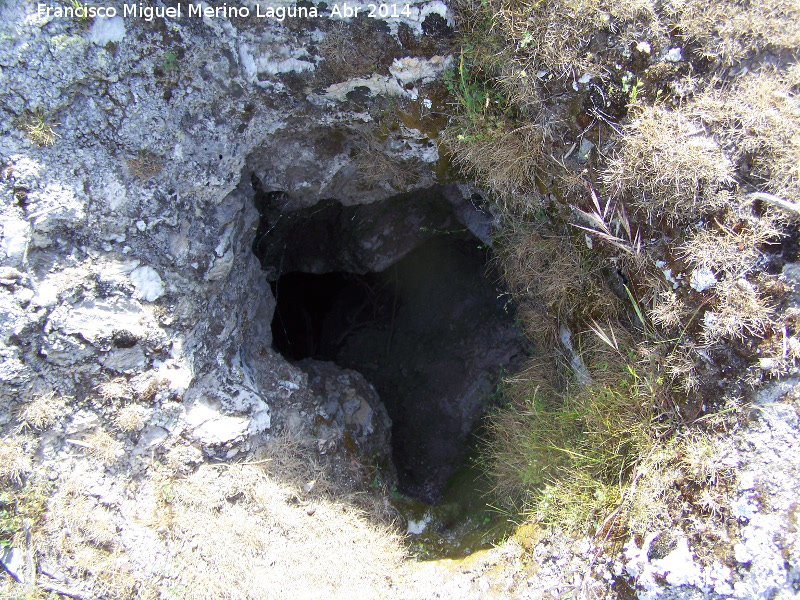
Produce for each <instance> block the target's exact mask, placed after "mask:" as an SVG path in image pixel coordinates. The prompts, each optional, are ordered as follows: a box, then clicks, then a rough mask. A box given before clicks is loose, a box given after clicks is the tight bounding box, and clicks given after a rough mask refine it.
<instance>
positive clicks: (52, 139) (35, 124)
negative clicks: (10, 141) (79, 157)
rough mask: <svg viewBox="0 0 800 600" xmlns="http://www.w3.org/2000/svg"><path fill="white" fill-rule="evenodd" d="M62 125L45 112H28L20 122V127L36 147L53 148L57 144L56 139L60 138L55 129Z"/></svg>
mask: <svg viewBox="0 0 800 600" xmlns="http://www.w3.org/2000/svg"><path fill="white" fill-rule="evenodd" d="M59 125H60V123H57V122H56V121H55V119H53V118H52V117H51V116H49V115H47V114H46V113H45V112H44V111H43V110H36V111H34V112H30V111H28V112H26V114H25V116H23V117H22V119H21V121H20V127H21V129H22V130H23V131H25V133H26V134H27V136H28V139H29V140H30V141H31V142H32V143H33V144H35V145H36V146H52V145H53V144H55V143H56V138H58V137H60V136H59V135H58V134H57V133H56V131H55V128H56V127H58V126H59Z"/></svg>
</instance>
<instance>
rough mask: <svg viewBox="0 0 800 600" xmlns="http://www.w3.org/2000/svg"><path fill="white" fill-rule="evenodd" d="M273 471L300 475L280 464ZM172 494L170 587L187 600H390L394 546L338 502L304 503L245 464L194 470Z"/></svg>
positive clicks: (397, 569)
mask: <svg viewBox="0 0 800 600" xmlns="http://www.w3.org/2000/svg"><path fill="white" fill-rule="evenodd" d="M284 449H285V447H284ZM276 456H277V455H276ZM287 461H288V459H287ZM270 466H272V464H271V463H270ZM275 472H281V473H286V474H287V475H288V476H289V477H290V478H296V477H297V476H298V474H299V469H298V468H297V467H296V466H295V465H294V464H291V463H289V462H284V463H283V464H282V465H279V466H277V467H274V468H273V473H275ZM308 477H309V473H307V472H306V473H305V477H303V478H302V479H306V480H307V478H308ZM170 494H171V498H170V505H171V539H172V543H173V544H175V545H176V546H182V547H183V548H184V551H183V553H182V561H181V563H180V565H179V566H178V567H177V572H176V581H177V583H178V584H180V585H181V586H182V587H183V589H185V592H186V593H185V598H187V599H188V600H192V599H200V598H203V599H205V598H227V597H234V596H235V597H238V598H253V599H255V598H265V597H269V598H298V597H303V598H352V597H359V598H361V597H363V598H377V597H393V596H394V592H393V590H392V585H394V584H396V583H397V582H398V581H399V579H398V578H399V576H400V574H401V563H402V559H403V551H402V547H401V545H400V543H399V539H398V538H397V537H396V535H395V534H393V533H392V532H391V531H389V530H387V529H385V528H381V527H378V526H375V525H371V524H370V523H369V521H368V520H367V519H365V518H364V516H363V515H362V514H361V513H360V512H359V511H357V510H355V509H353V508H352V507H350V506H348V505H346V504H342V503H337V502H334V501H331V500H329V499H327V498H325V497H324V496H322V495H316V496H314V497H313V499H309V498H307V497H304V496H303V494H302V492H301V491H300V490H299V489H298V488H296V487H294V486H292V485H287V484H286V483H284V482H281V483H278V481H277V480H276V479H275V478H274V477H273V476H269V475H267V474H266V473H265V472H264V470H262V469H260V468H258V467H257V466H249V465H244V466H236V465H232V466H216V467H215V466H210V465H204V466H201V467H200V468H199V469H198V470H197V472H195V473H194V474H193V475H191V476H190V477H189V478H187V479H183V480H176V481H174V482H173V483H172V484H170ZM286 573H291V574H292V576H291V577H290V578H287V577H286ZM276 581H280V582H281V585H280V586H279V587H278V586H276V585H275V582H276Z"/></svg>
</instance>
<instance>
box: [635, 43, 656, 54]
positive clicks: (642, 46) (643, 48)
mask: <svg viewBox="0 0 800 600" xmlns="http://www.w3.org/2000/svg"><path fill="white" fill-rule="evenodd" d="M636 49H637V50H638V51H639V52H641V53H643V54H650V51H651V50H652V48H651V46H650V42H647V41H643V42H639V43H638V44H636Z"/></svg>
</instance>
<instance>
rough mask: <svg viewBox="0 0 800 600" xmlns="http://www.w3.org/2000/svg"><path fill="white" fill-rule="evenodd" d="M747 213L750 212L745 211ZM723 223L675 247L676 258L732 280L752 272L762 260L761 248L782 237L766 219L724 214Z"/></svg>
mask: <svg viewBox="0 0 800 600" xmlns="http://www.w3.org/2000/svg"><path fill="white" fill-rule="evenodd" d="M748 212H749V211H748ZM726 217H727V218H725V219H724V220H723V224H720V223H719V222H717V223H716V225H717V226H716V227H712V226H710V225H708V226H706V228H704V229H701V230H700V231H698V232H697V233H696V234H695V235H693V236H692V237H691V238H690V239H689V240H687V241H686V242H685V243H684V244H683V245H681V246H680V247H679V248H678V254H679V256H680V257H681V258H682V259H684V260H685V261H686V262H687V263H689V264H690V265H692V266H693V267H695V268H707V269H713V270H714V271H716V272H717V273H723V274H725V275H726V276H728V277H731V278H739V277H742V276H744V275H746V274H747V273H748V272H750V271H752V270H753V268H754V267H756V265H757V264H758V262H759V261H760V259H761V258H762V256H763V255H762V251H761V246H762V245H763V244H764V243H765V242H767V241H768V240H770V239H775V238H777V237H779V236H780V235H781V229H780V228H779V227H778V226H777V224H776V223H775V221H774V220H773V219H770V218H769V217H768V216H766V217H763V218H759V217H756V216H754V215H752V214H751V215H746V216H745V215H742V218H739V216H737V215H731V214H728V215H726Z"/></svg>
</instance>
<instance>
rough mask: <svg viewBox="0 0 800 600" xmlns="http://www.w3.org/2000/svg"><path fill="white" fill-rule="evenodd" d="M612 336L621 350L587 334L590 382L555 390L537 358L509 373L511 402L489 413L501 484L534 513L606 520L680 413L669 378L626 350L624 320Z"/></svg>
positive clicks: (575, 521) (583, 525)
mask: <svg viewBox="0 0 800 600" xmlns="http://www.w3.org/2000/svg"><path fill="white" fill-rule="evenodd" d="M617 338H618V339H617ZM615 340H616V342H615V343H616V344H617V348H618V349H617V350H614V349H613V348H610V347H608V346H606V345H603V344H598V343H591V340H589V339H587V340H586V341H585V342H584V341H583V340H581V343H580V345H581V347H582V348H584V350H585V351H584V353H583V359H584V362H585V363H586V364H587V366H588V368H589V373H590V376H591V379H592V381H591V383H589V384H588V385H586V386H584V387H581V386H578V385H577V384H574V383H571V384H568V385H567V386H566V387H565V388H561V389H559V388H558V387H557V385H556V383H555V382H554V381H553V376H552V373H548V372H547V369H546V367H545V365H538V366H537V367H535V368H533V369H532V370H529V371H527V372H525V373H523V374H521V375H519V376H516V377H514V378H513V379H511V380H509V383H508V388H507V390H506V397H507V398H508V404H507V406H505V407H503V408H502V409H501V410H498V411H496V412H495V413H493V414H492V416H491V418H490V425H489V432H490V444H489V446H488V452H489V454H490V459H489V464H490V469H491V471H492V472H493V474H494V476H495V479H496V481H497V491H498V492H500V493H501V494H503V495H507V496H509V497H511V498H513V499H515V500H516V502H517V503H521V504H522V505H523V506H525V507H526V508H527V512H528V513H529V515H530V516H531V517H532V518H533V519H535V520H537V521H540V522H546V523H550V524H555V525H558V526H559V527H562V528H565V529H570V530H572V529H578V530H583V531H586V530H596V529H597V528H598V527H600V526H601V523H602V522H603V520H604V518H605V516H606V515H607V514H608V513H609V512H611V510H613V509H614V508H615V507H617V506H618V505H619V504H620V502H622V493H623V491H622V490H623V489H624V488H623V487H622V484H624V483H627V482H630V480H631V478H632V477H633V473H634V471H635V468H636V465H637V464H638V463H639V462H640V461H641V460H642V459H643V458H644V457H645V456H646V455H647V454H648V453H649V452H650V451H651V450H652V449H653V448H654V447H655V444H656V443H657V442H658V440H659V439H660V436H661V435H662V434H663V432H664V431H665V430H666V429H667V428H668V427H669V423H670V422H671V420H672V417H674V416H675V415H670V413H671V409H670V408H669V407H668V406H667V401H666V394H665V390H664V389H663V388H664V385H663V383H661V382H660V381H658V380H657V378H656V376H655V375H654V374H652V373H650V372H648V371H646V370H643V369H641V365H637V364H635V363H632V362H630V360H629V359H628V358H627V356H628V350H630V347H629V346H627V345H628V344H629V342H630V340H627V339H626V336H625V335H624V333H623V331H622V330H621V329H620V330H619V336H615ZM550 370H551V371H552V368H551V369H550Z"/></svg>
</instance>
